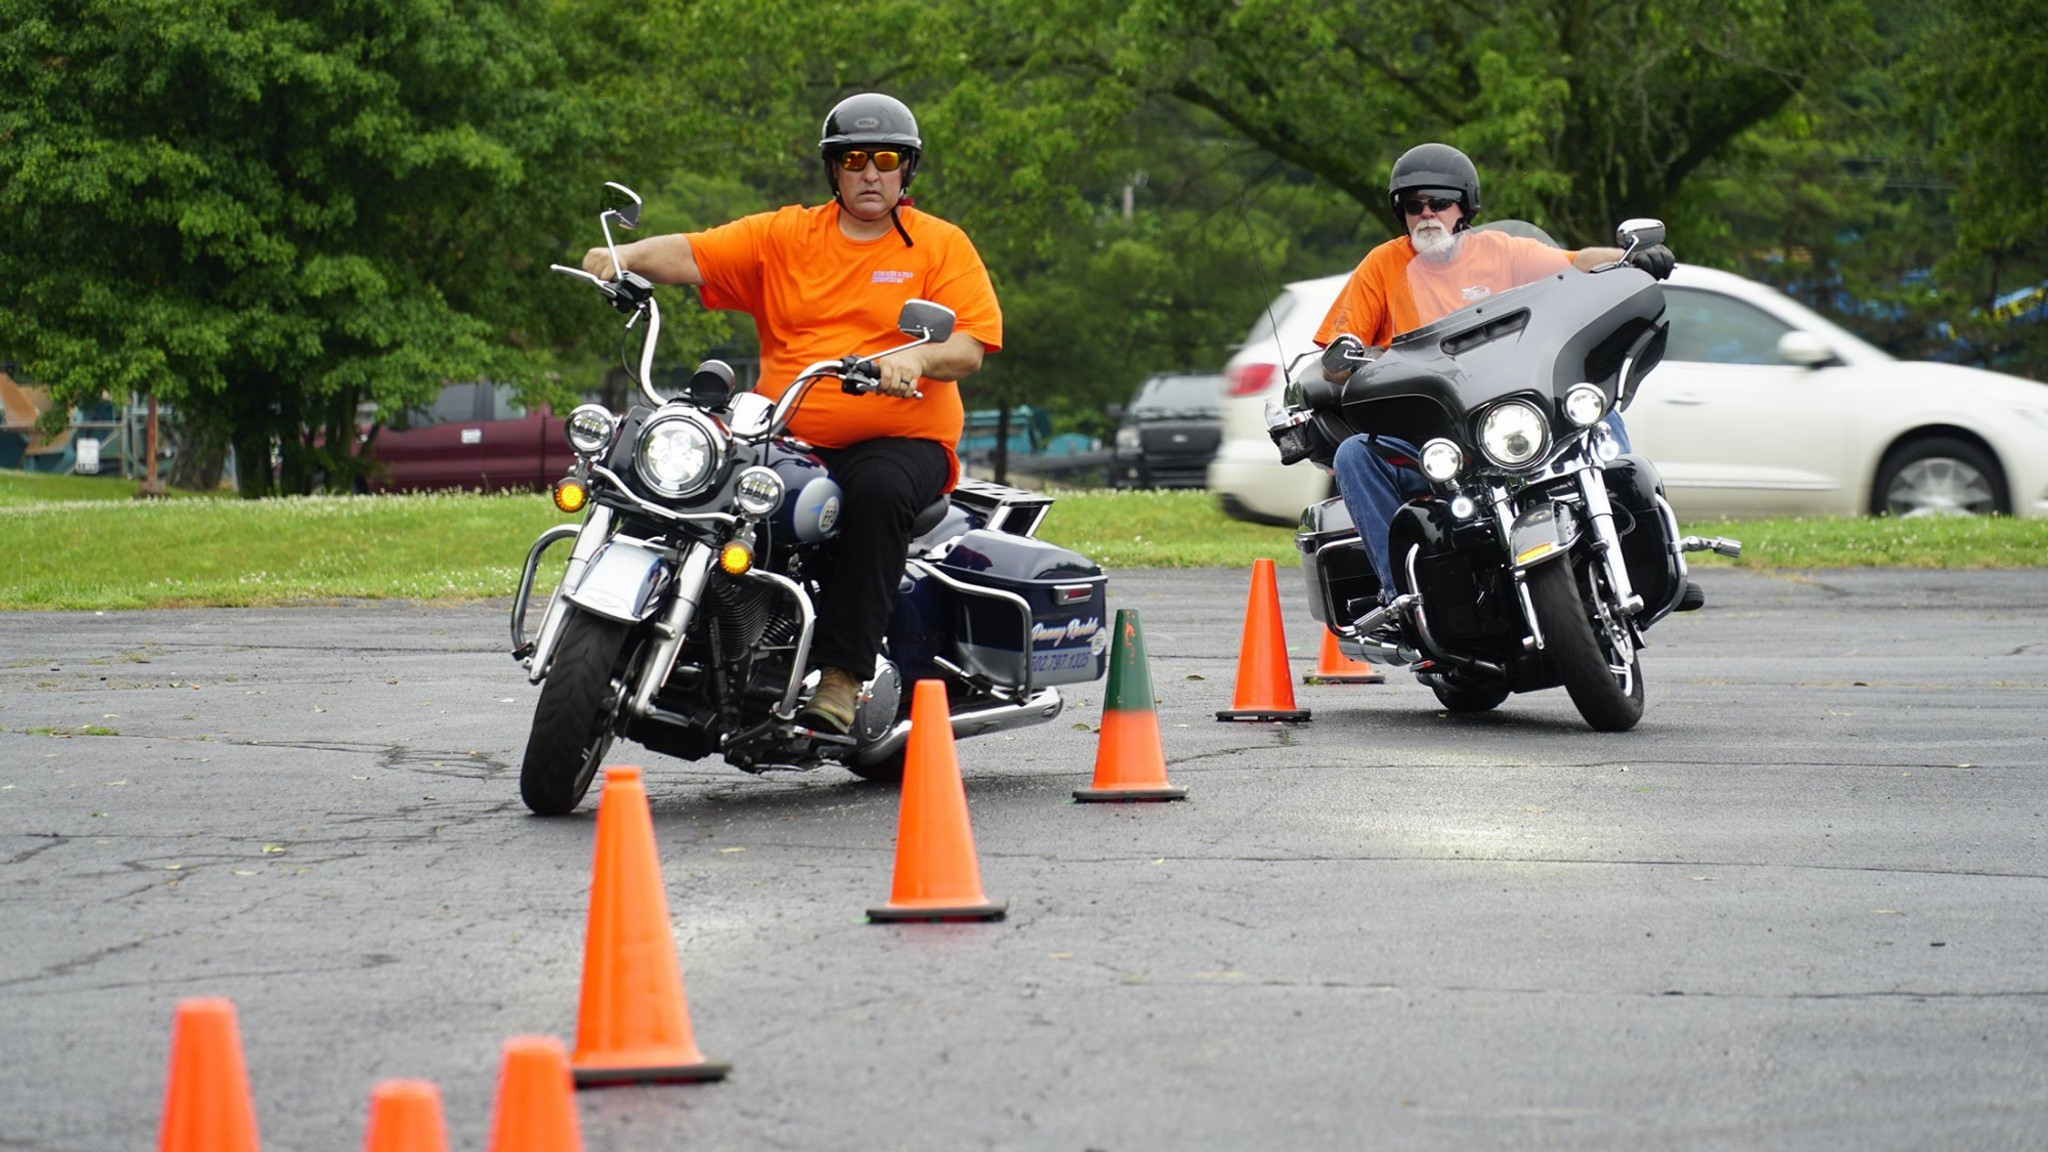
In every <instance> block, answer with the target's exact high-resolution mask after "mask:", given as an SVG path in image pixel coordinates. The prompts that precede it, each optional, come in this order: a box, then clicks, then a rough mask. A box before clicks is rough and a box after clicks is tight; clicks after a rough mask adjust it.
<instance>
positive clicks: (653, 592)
mask: <svg viewBox="0 0 2048 1152" xmlns="http://www.w3.org/2000/svg"><path fill="white" fill-rule="evenodd" d="M675 574H676V569H675V563H674V562H673V561H671V560H670V559H669V557H668V553H667V552H665V551H663V550H662V549H659V548H655V547H653V546H651V545H649V544H646V543H644V542H642V541H639V540H631V539H628V538H626V537H623V536H614V537H613V538H612V539H610V540H609V541H606V543H605V546H604V547H603V548H602V549H600V550H599V551H598V553H597V556H596V557H595V558H594V559H592V560H591V562H590V567H589V569H588V570H586V571H585V572H584V574H583V579H582V580H581V581H580V582H578V583H577V585H576V589H575V591H573V592H570V593H569V597H568V599H569V603H571V604H574V605H576V606H577V607H578V608H581V609H583V610H584V611H585V612H590V613H594V614H596V615H598V616H602V617H604V618H605V619H607V620H617V621H619V622H620V623H622V624H638V623H640V622H641V621H642V620H645V619H647V618H648V617H649V616H651V615H653V614H654V610H655V609H656V608H658V607H660V605H661V602H662V598H663V596H664V595H665V594H666V593H667V592H668V588H669V585H670V584H672V583H673V582H674V581H675Z"/></svg>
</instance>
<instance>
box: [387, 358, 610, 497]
mask: <svg viewBox="0 0 2048 1152" xmlns="http://www.w3.org/2000/svg"><path fill="white" fill-rule="evenodd" d="M369 454H370V456H371V457H372V460H371V464H370V468H369V474H368V476H367V477H366V479H365V484H366V486H367V487H368V489H369V490H370V491H372V492H420V491H429V490H436V489H471V490H481V491H486V492H499V491H506V490H526V491H537V490H539V489H542V488H545V487H547V486H548V485H550V484H552V483H554V482H555V481H556V480H559V479H561V477H562V474H563V473H564V472H566V471H568V468H569V464H570V462H571V460H572V459H573V458H574V454H573V453H572V452H570V450H569V444H568V441H566V440H564V439H563V438H562V419H561V417H559V416H557V415H555V414H554V412H553V411H552V410H551V409H550V408H548V407H547V406H546V405H542V406H540V407H539V408H537V409H535V410H532V411H528V410H527V409H526V407H525V406H524V405H522V404H521V403H520V402H519V397H518V396H517V395H516V394H515V393H514V391H513V389H512V388H511V386H510V385H506V384H491V383H488V382H484V381H475V382H470V383H464V384H450V385H448V386H447V387H445V388H443V389H441V394H440V395H439V396H437V397H435V399H434V402H433V403H432V404H430V405H428V406H427V407H425V408H423V409H413V410H410V411H408V412H406V413H405V414H404V415H403V416H402V417H400V418H399V419H398V420H396V421H394V422H393V423H391V424H389V425H387V426H385V427H383V428H380V429H378V430H377V435H376V438H375V439H374V440H372V441H371V442H370V447H369Z"/></svg>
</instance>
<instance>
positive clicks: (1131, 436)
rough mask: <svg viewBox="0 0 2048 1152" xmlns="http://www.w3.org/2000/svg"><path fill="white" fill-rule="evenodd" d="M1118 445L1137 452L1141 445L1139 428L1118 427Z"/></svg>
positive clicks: (1125, 449) (1127, 450)
mask: <svg viewBox="0 0 2048 1152" xmlns="http://www.w3.org/2000/svg"><path fill="white" fill-rule="evenodd" d="M1116 446H1117V448H1118V449H1120V450H1122V451H1125V452H1136V451H1137V450H1138V447H1139V441H1138V430H1137V429H1136V428H1119V429H1117V430H1116Z"/></svg>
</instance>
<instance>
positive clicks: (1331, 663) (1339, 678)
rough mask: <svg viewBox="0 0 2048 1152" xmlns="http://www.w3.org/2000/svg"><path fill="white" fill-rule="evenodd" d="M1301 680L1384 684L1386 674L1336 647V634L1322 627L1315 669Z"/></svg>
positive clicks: (1330, 682) (1328, 682)
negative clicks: (1319, 650) (1321, 643)
mask: <svg viewBox="0 0 2048 1152" xmlns="http://www.w3.org/2000/svg"><path fill="white" fill-rule="evenodd" d="M1302 680H1303V682H1312V681H1316V680H1320V681H1322V682H1323V683H1325V684H1384V683H1386V682H1387V677H1386V674H1385V673H1383V672H1381V671H1380V670H1379V669H1377V668H1374V667H1373V666H1372V665H1371V664H1368V663H1366V662H1365V661H1363V660H1353V659H1352V658H1351V657H1349V656H1346V655H1345V654H1344V650H1343V649H1341V648H1339V647H1337V634H1336V633H1335V632H1332V631H1330V630H1329V629H1328V628H1325V629H1323V651H1322V654H1321V655H1319V656H1317V657H1316V670H1315V671H1314V672H1311V673H1309V674H1308V675H1307V676H1304V677H1302Z"/></svg>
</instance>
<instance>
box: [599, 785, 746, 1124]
mask: <svg viewBox="0 0 2048 1152" xmlns="http://www.w3.org/2000/svg"><path fill="white" fill-rule="evenodd" d="M592 874H593V875H592V879H591V883H590V922H589V926H588V928H587V929H586V931H585V937H584V945H583V1000H582V1004H581V1006H580V1007H579V1008H578V1010H577V1013H576V1052H575V1055H574V1057H573V1058H572V1060H571V1067H572V1070H573V1072H574V1075H575V1079H576V1086H577V1087H579V1088H586V1087H592V1086H595V1085H601V1084H647V1083H656V1082H675V1081H686V1080H722V1079H724V1078H725V1074H726V1072H727V1071H728V1070H729V1068H728V1066H727V1065H724V1064H713V1063H711V1062H709V1061H707V1060H705V1059H704V1054H703V1053H702V1052H699V1051H698V1050H697V1041H696V1039H695V1037H694V1036H692V1035H691V1032H690V1009H689V1006H688V1005H687V1004H686V1003H685V1002H684V999H683V972H682V969H681V968H680V967H679V966H678V965H677V964H676V945H675V941H674V940H673V939H671V938H670V936H669V916H668V893H667V890H666V889H664V888H663V887H662V884H661V859H660V857H659V856H658V855H657V854H656V853H655V849H654V817H653V816H652V815H651V814H650V813H649V812H648V809H647V789H646V788H645V787H644V786H643V785H642V784H641V783H640V770H639V769H638V768H624V767H621V768H607V769H605V771H604V793H603V794H602V795H601V796H600V797H599V798H598V802H597V860H596V864H595V865H594V867H593V868H592Z"/></svg>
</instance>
